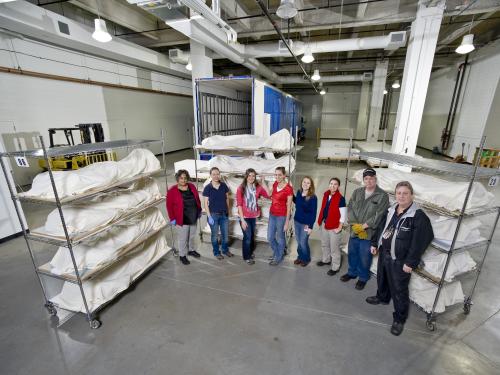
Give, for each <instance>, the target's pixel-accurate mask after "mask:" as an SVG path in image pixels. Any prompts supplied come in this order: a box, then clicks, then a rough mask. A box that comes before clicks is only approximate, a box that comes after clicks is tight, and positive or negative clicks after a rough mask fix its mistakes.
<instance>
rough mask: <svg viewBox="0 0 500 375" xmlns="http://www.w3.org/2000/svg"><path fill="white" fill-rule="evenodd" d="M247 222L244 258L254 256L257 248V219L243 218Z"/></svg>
mask: <svg viewBox="0 0 500 375" xmlns="http://www.w3.org/2000/svg"><path fill="white" fill-rule="evenodd" d="M243 220H245V222H246V223H247V229H246V230H243V227H241V222H240V227H241V231H242V232H243V259H244V260H249V259H251V258H252V254H253V251H254V250H255V225H256V221H257V219H243Z"/></svg>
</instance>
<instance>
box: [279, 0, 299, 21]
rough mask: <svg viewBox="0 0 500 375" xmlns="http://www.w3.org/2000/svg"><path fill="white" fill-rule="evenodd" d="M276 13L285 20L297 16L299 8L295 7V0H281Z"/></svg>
mask: <svg viewBox="0 0 500 375" xmlns="http://www.w3.org/2000/svg"><path fill="white" fill-rule="evenodd" d="M276 14H277V16H278V17H279V18H282V19H284V20H287V19H289V18H293V17H295V16H296V15H297V8H295V4H294V0H281V3H280V6H279V8H278V10H277V11H276Z"/></svg>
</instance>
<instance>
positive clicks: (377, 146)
mask: <svg viewBox="0 0 500 375" xmlns="http://www.w3.org/2000/svg"><path fill="white" fill-rule="evenodd" d="M354 145H355V146H356V148H357V149H359V150H360V151H365V152H376V151H382V142H366V141H357V142H354ZM390 150H391V145H389V144H387V143H386V144H385V145H384V151H390ZM366 163H367V164H368V165H370V166H372V167H387V163H386V162H384V161H382V162H380V160H379V159H373V158H368V160H366Z"/></svg>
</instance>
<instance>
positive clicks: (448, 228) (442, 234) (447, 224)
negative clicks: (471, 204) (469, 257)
mask: <svg viewBox="0 0 500 375" xmlns="http://www.w3.org/2000/svg"><path fill="white" fill-rule="evenodd" d="M427 215H428V216H429V219H430V220H431V224H432V229H433V231H434V240H433V242H434V244H436V245H438V246H439V247H440V248H442V249H445V250H449V249H450V246H451V242H452V240H453V235H454V234H455V230H456V228H457V223H458V219H456V218H450V217H446V216H439V215H435V214H433V213H430V212H429V213H427ZM482 225H483V224H482V223H481V221H479V220H478V219H477V218H474V217H465V218H464V219H463V220H462V224H461V225H460V230H459V231H458V236H457V240H456V242H455V248H457V247H461V246H466V245H471V244H474V243H477V242H479V241H482V240H484V239H485V238H484V237H481V233H480V231H479V229H480V228H481V226H482Z"/></svg>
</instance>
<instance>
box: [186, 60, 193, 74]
mask: <svg viewBox="0 0 500 375" xmlns="http://www.w3.org/2000/svg"><path fill="white" fill-rule="evenodd" d="M186 70H189V71H191V70H193V65H192V64H191V59H189V60H188V63H187V65H186Z"/></svg>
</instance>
